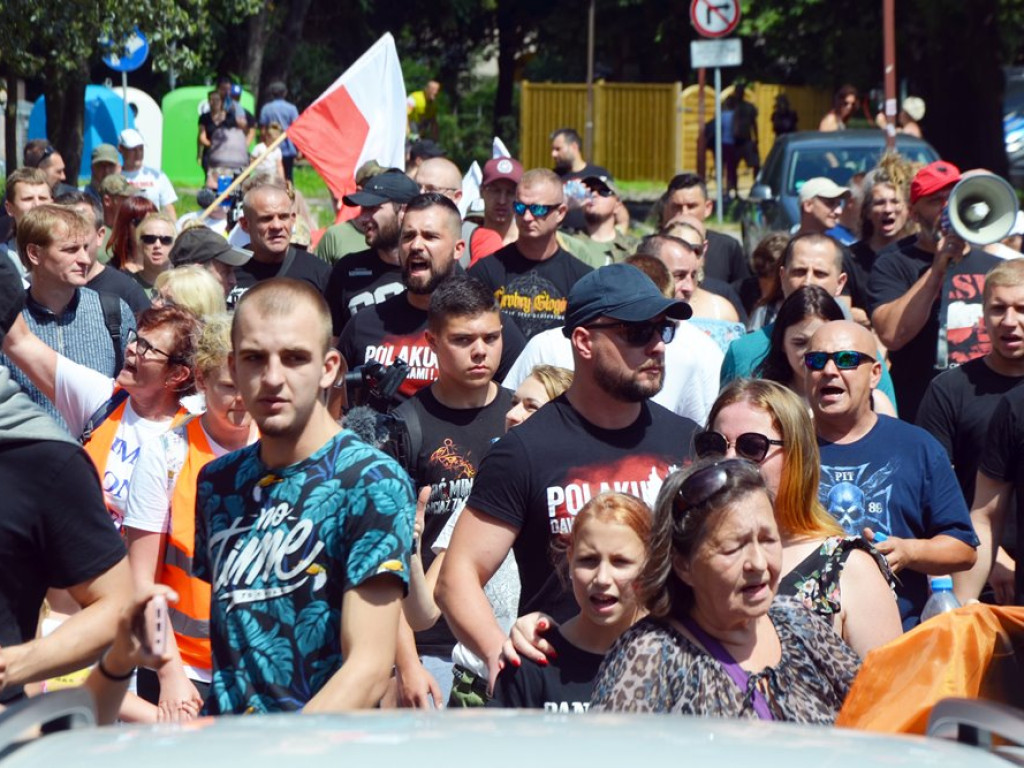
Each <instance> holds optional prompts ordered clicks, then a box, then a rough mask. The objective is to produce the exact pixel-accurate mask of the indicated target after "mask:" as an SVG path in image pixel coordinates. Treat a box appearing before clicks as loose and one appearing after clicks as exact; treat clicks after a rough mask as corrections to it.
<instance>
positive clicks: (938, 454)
mask: <svg viewBox="0 0 1024 768" xmlns="http://www.w3.org/2000/svg"><path fill="white" fill-rule="evenodd" d="M818 445H819V446H820V448H821V485H820V486H819V489H818V497H819V498H820V499H821V503H822V504H824V505H825V508H826V509H827V510H828V511H829V512H830V513H831V514H832V516H833V517H835V518H836V520H838V521H839V524H840V525H842V526H843V528H844V529H845V530H846V532H847V533H849V534H851V535H860V534H861V533H863V531H864V529H865V528H870V529H871V530H873V531H881V532H882V533H884V534H886V535H887V536H898V537H900V538H905V539H930V538H932V537H934V536H938V535H940V534H941V535H945V536H952V537H953V538H954V539H958V540H960V541H963V542H965V543H967V544H969V545H971V546H972V547H976V546H978V538H977V537H976V536H975V535H974V527H973V526H972V525H971V518H970V515H969V514H968V511H967V504H966V502H965V501H964V497H963V493H962V492H961V491H960V485H959V484H958V483H957V479H956V475H955V474H954V473H953V468H952V467H951V466H950V463H949V456H948V455H946V451H945V450H944V449H943V448H942V445H940V444H939V442H938V441H937V440H936V439H935V438H934V437H932V436H931V435H930V434H928V433H927V432H926V431H924V430H923V429H921V428H920V427H915V426H914V425H912V424H907V423H906V422H904V421H900V420H899V419H893V418H890V417H888V416H879V417H878V423H877V424H875V426H874V427H872V429H871V431H870V432H868V433H867V434H866V435H865V436H864V437H862V438H861V439H860V440H858V441H856V442H854V443H850V444H847V445H840V444H838V443H829V442H825V441H824V440H819V441H818ZM896 596H897V599H898V601H899V607H900V618H901V619H902V620H903V629H904V630H907V629H910V628H911V627H914V626H916V625H917V623H918V622H919V620H920V616H921V611H922V610H923V609H924V604H925V602H926V601H927V600H928V577H927V576H925V575H924V574H923V573H918V572H917V571H910V570H904V571H901V572H900V574H899V584H897V587H896Z"/></svg>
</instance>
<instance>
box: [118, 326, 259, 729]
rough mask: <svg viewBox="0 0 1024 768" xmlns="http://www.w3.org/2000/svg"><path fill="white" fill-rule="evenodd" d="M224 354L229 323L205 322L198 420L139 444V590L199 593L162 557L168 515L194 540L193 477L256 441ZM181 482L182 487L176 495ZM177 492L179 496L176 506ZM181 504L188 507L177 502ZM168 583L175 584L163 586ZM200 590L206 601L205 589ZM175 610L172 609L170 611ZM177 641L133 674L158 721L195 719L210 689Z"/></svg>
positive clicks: (134, 505) (135, 513) (130, 518)
mask: <svg viewBox="0 0 1024 768" xmlns="http://www.w3.org/2000/svg"><path fill="white" fill-rule="evenodd" d="M230 352H231V316H230V315H228V314H221V315H213V316H210V317H207V318H206V324H205V325H204V327H203V330H202V334H201V335H200V337H199V341H198V344H197V349H196V355H195V371H196V388H197V389H198V390H199V392H200V393H202V395H203V396H204V398H205V410H204V411H203V414H202V415H201V416H199V417H197V420H198V425H197V424H196V422H195V421H190V422H187V423H185V424H182V425H180V426H178V427H175V428H174V429H171V430H169V431H167V432H164V433H163V434H162V435H160V437H159V438H158V439H157V440H152V441H150V442H149V443H147V444H146V445H144V446H143V447H142V451H141V453H140V454H139V460H138V463H137V464H136V467H135V473H134V475H133V476H132V485H131V490H130V492H129V494H128V506H127V509H126V510H125V518H124V528H125V535H126V537H127V539H128V558H129V561H130V562H131V567H132V574H133V575H134V577H135V583H136V585H138V586H139V587H144V586H146V585H150V584H153V583H154V581H159V582H161V583H164V584H166V585H167V586H168V587H171V588H173V589H175V590H176V591H177V592H178V593H179V594H180V595H183V598H188V597H189V595H188V594H187V592H188V590H189V589H190V588H198V587H199V585H197V584H196V583H195V581H194V580H192V579H190V573H189V572H188V569H187V563H183V562H180V561H179V560H180V559H178V558H169V557H165V552H169V551H172V550H173V544H172V550H168V546H169V543H168V539H169V537H171V541H172V542H173V541H174V539H173V537H172V536H171V534H172V524H171V518H172V514H173V515H175V516H177V515H179V514H184V515H185V516H186V517H188V516H191V518H192V519H191V520H184V521H180V520H176V521H175V524H174V528H175V529H176V530H177V531H182V530H183V529H184V530H185V531H186V534H187V533H188V532H190V533H191V535H190V536H189V535H185V537H184V538H186V539H189V538H192V539H194V536H195V532H194V531H195V525H194V519H195V506H194V500H195V478H196V473H197V472H198V471H199V470H200V469H201V467H202V466H205V464H206V463H207V462H209V461H211V460H213V459H214V458H217V457H220V456H223V455H224V454H225V453H228V452H230V451H236V450H239V449H240V448H244V447H245V446H247V445H249V444H250V443H252V442H253V441H255V440H256V438H257V436H258V434H257V431H256V428H255V424H253V421H252V417H251V416H250V415H249V412H248V411H246V409H245V404H244V403H243V402H242V398H241V396H240V395H239V393H238V390H237V389H236V388H235V385H234V382H233V381H232V379H231V371H230V370H229V368H228V355H229V354H230ZM197 427H198V430H200V431H199V432H197V431H196V429H197ZM193 443H195V444H193ZM190 457H191V458H192V460H190ZM193 464H194V465H195V466H192V465H193ZM182 483H184V486H182V487H181V488H179V485H180V484H182ZM189 486H191V487H189ZM178 491H181V492H183V493H184V496H181V497H179V499H178V501H175V494H176V493H177V492H178ZM182 499H189V500H190V501H189V502H188V503H184V502H182V501H181V500H182ZM175 535H177V534H175ZM186 546H187V545H186ZM165 560H167V561H171V560H174V561H175V564H176V566H175V567H177V568H178V573H179V574H180V575H177V574H175V575H174V577H173V578H172V574H171V572H170V571H168V570H167V569H165V568H164V563H165ZM174 579H177V580H180V581H181V583H180V584H178V583H170V582H171V581H173V580H174ZM202 587H203V588H205V592H206V593H207V595H206V598H205V601H206V602H208V599H209V597H208V595H209V585H202ZM195 604H196V601H194V600H192V599H183V600H182V609H183V613H182V615H183V616H186V615H187V613H185V611H187V610H193V611H195V607H194V606H195ZM175 610H177V609H175V608H173V607H172V608H171V611H172V612H173V611H175ZM191 618H194V619H196V620H195V621H193V622H192V623H191V626H192V627H193V628H194V629H193V632H192V634H195V631H198V627H199V625H200V624H201V623H202V622H203V621H206V622H208V621H209V613H208V612H205V615H203V616H196V617H191ZM172 623H174V624H175V626H184V624H181V623H178V622H172ZM177 634H178V630H177V629H176V630H175V632H174V633H172V635H171V638H172V640H171V642H170V643H169V644H168V645H169V647H170V656H171V660H170V662H169V663H167V664H165V665H164V666H163V667H162V668H161V669H160V670H159V671H153V670H150V669H140V670H139V695H140V696H142V697H143V698H145V699H147V700H148V701H150V702H152V703H154V704H158V706H159V715H158V717H159V719H160V720H190V719H192V718H193V717H195V715H196V714H197V713H198V710H199V707H201V706H202V703H203V698H204V695H205V693H206V692H207V690H208V685H209V682H210V659H209V654H208V653H205V652H203V653H199V652H197V650H196V646H197V645H198V644H197V643H195V642H192V641H191V638H190V637H185V639H184V640H183V642H187V643H189V650H190V652H189V653H184V654H183V653H182V652H181V650H180V649H179V643H178V641H177V640H176V639H173V638H174V637H175V636H176V635H177ZM202 634H204V635H205V636H201V637H199V638H198V639H200V640H208V639H209V634H208V632H207V633H202ZM200 656H201V657H202V659H201V660H200V658H199V657H200Z"/></svg>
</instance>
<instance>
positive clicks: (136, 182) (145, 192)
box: [121, 165, 178, 209]
mask: <svg viewBox="0 0 1024 768" xmlns="http://www.w3.org/2000/svg"><path fill="white" fill-rule="evenodd" d="M121 175H122V176H124V177H125V178H126V179H127V180H128V183H129V184H131V185H132V186H133V187H135V188H136V189H137V190H139V194H140V195H142V196H143V197H145V198H146V199H148V200H149V202H151V203H152V204H153V205H155V206H156V207H157V208H158V209H159V208H163V207H164V206H165V205H171V204H172V203H174V202H176V201H177V200H178V195H177V194H176V193H175V191H174V187H173V186H171V180H170V179H168V178H167V174H166V173H164V172H163V171H159V170H157V169H156V168H150V167H149V166H147V165H144V166H142V167H141V168H139V169H138V170H137V171H121Z"/></svg>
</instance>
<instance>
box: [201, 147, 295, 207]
mask: <svg viewBox="0 0 1024 768" xmlns="http://www.w3.org/2000/svg"><path fill="white" fill-rule="evenodd" d="M287 138H288V134H287V133H285V132H284V131H281V135H280V136H278V137H277V138H276V139H274V140H273V141H272V142H270V144H269V145H268V146H267V148H266V149H265V150H263V154H261V155H260V156H259V157H257V158H256V159H255V160H253V161H252V162H251V163H249V167H248V168H246V169H245V170H244V171H242V172H241V173H240V174H238V176H236V177H235V180H234V181H232V182H231V185H230V186H229V187H228V188H227V189H225V190H224V191H223V192H221V193H220V194H219V195H217V198H216V199H215V200H214V201H213V202H212V203H210V204H209V205H208V206H207V207H206V210H205V211H203V212H202V213H200V214H199V217H198V220H199V221H203V220H204V219H205V218H206V217H207V216H209V215H210V214H211V213H213V211H214V209H215V208H216V207H217V206H218V205H220V204H221V203H222V202H224V201H225V200H226V199H227V198H228V197H229V196H230V195H231V193H232V192H234V191H235V190H236V189H238V187H239V186H240V185H241V183H242V182H243V181H245V180H246V179H247V178H248V177H249V174H251V173H252V172H253V171H254V170H256V166H258V165H259V164H260V163H262V162H263V160H264V158H266V156H267V155H269V154H270V153H271V152H273V151H274V150H275V149H277V147H278V146H279V145H280V144H282V143H283V142H284V141H285V140H286V139H287Z"/></svg>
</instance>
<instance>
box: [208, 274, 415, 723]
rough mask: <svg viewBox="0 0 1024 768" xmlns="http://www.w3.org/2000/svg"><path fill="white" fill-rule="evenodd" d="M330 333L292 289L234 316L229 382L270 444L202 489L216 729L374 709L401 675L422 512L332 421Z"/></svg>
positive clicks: (310, 299) (229, 462)
mask: <svg viewBox="0 0 1024 768" xmlns="http://www.w3.org/2000/svg"><path fill="white" fill-rule="evenodd" d="M330 334H331V317H330V311H329V310H328V308H327V304H326V302H325V301H324V299H323V297H322V296H321V295H320V294H319V293H318V292H317V291H316V289H314V288H313V287H312V286H310V285H308V284H306V283H302V282H299V281H295V280H289V279H287V278H274V279H271V280H267V281H265V282H262V283H259V284H258V285H256V286H255V287H253V288H251V289H250V290H249V291H247V292H246V293H245V294H244V296H243V297H242V299H241V300H240V301H239V304H238V308H237V310H236V312H235V317H234V324H233V326H232V354H231V370H232V374H233V376H234V379H235V384H236V386H237V387H238V389H239V391H240V393H241V395H242V398H243V400H244V401H245V405H246V408H247V409H248V410H249V412H250V413H251V414H252V416H253V419H254V420H255V421H256V423H257V424H258V426H259V428H260V435H261V437H260V440H259V442H257V443H255V444H254V445H252V446H249V447H248V448H246V449H244V450H241V451H237V452H235V453H231V454H228V455H226V456H223V457H221V458H220V459H217V460H215V461H213V462H211V463H210V464H209V465H207V467H206V468H205V469H204V470H203V472H202V473H201V474H200V476H199V483H198V491H197V502H196V547H195V567H194V573H195V575H196V576H198V577H200V578H203V579H206V580H208V581H209V582H210V583H211V585H212V588H213V593H212V600H211V614H210V618H211V626H210V639H211V645H212V649H213V681H212V685H211V690H210V695H209V697H208V698H207V700H206V704H205V708H204V711H205V712H206V713H209V714H221V713H230V712H234V713H241V712H247V711H255V712H269V711H282V710H298V709H303V710H305V711H308V712H323V711H338V710H347V709H361V708H367V707H372V706H374V705H375V704H376V703H377V702H378V701H379V699H380V697H381V695H382V694H383V692H384V689H385V687H386V685H387V682H388V678H389V676H390V672H391V668H392V665H393V664H394V659H395V638H396V637H397V633H398V617H399V614H400V612H401V600H402V597H403V595H404V592H405V585H406V583H407V580H408V562H409V551H410V548H411V545H412V528H413V520H414V514H415V500H414V497H413V493H412V485H411V483H410V482H409V478H408V476H407V475H406V474H405V472H404V471H403V470H402V469H401V468H400V467H399V466H398V464H397V463H396V462H394V461H393V460H392V459H390V458H389V457H387V456H386V455H384V454H383V453H381V452H379V451H377V450H375V449H373V448H370V447H369V446H367V445H366V444H365V443H363V442H361V441H360V440H359V439H358V438H357V437H356V436H355V435H354V434H353V433H352V432H349V431H347V430H343V429H341V428H340V427H339V426H338V425H337V423H335V421H334V420H333V419H332V418H331V417H330V415H329V413H328V412H327V409H326V407H325V406H324V404H323V399H322V397H321V395H322V392H323V390H324V389H325V388H326V387H329V386H330V385H331V384H332V383H333V382H334V379H335V376H336V375H337V371H338V365H339V356H338V353H337V352H336V351H335V350H333V349H331V348H330Z"/></svg>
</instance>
